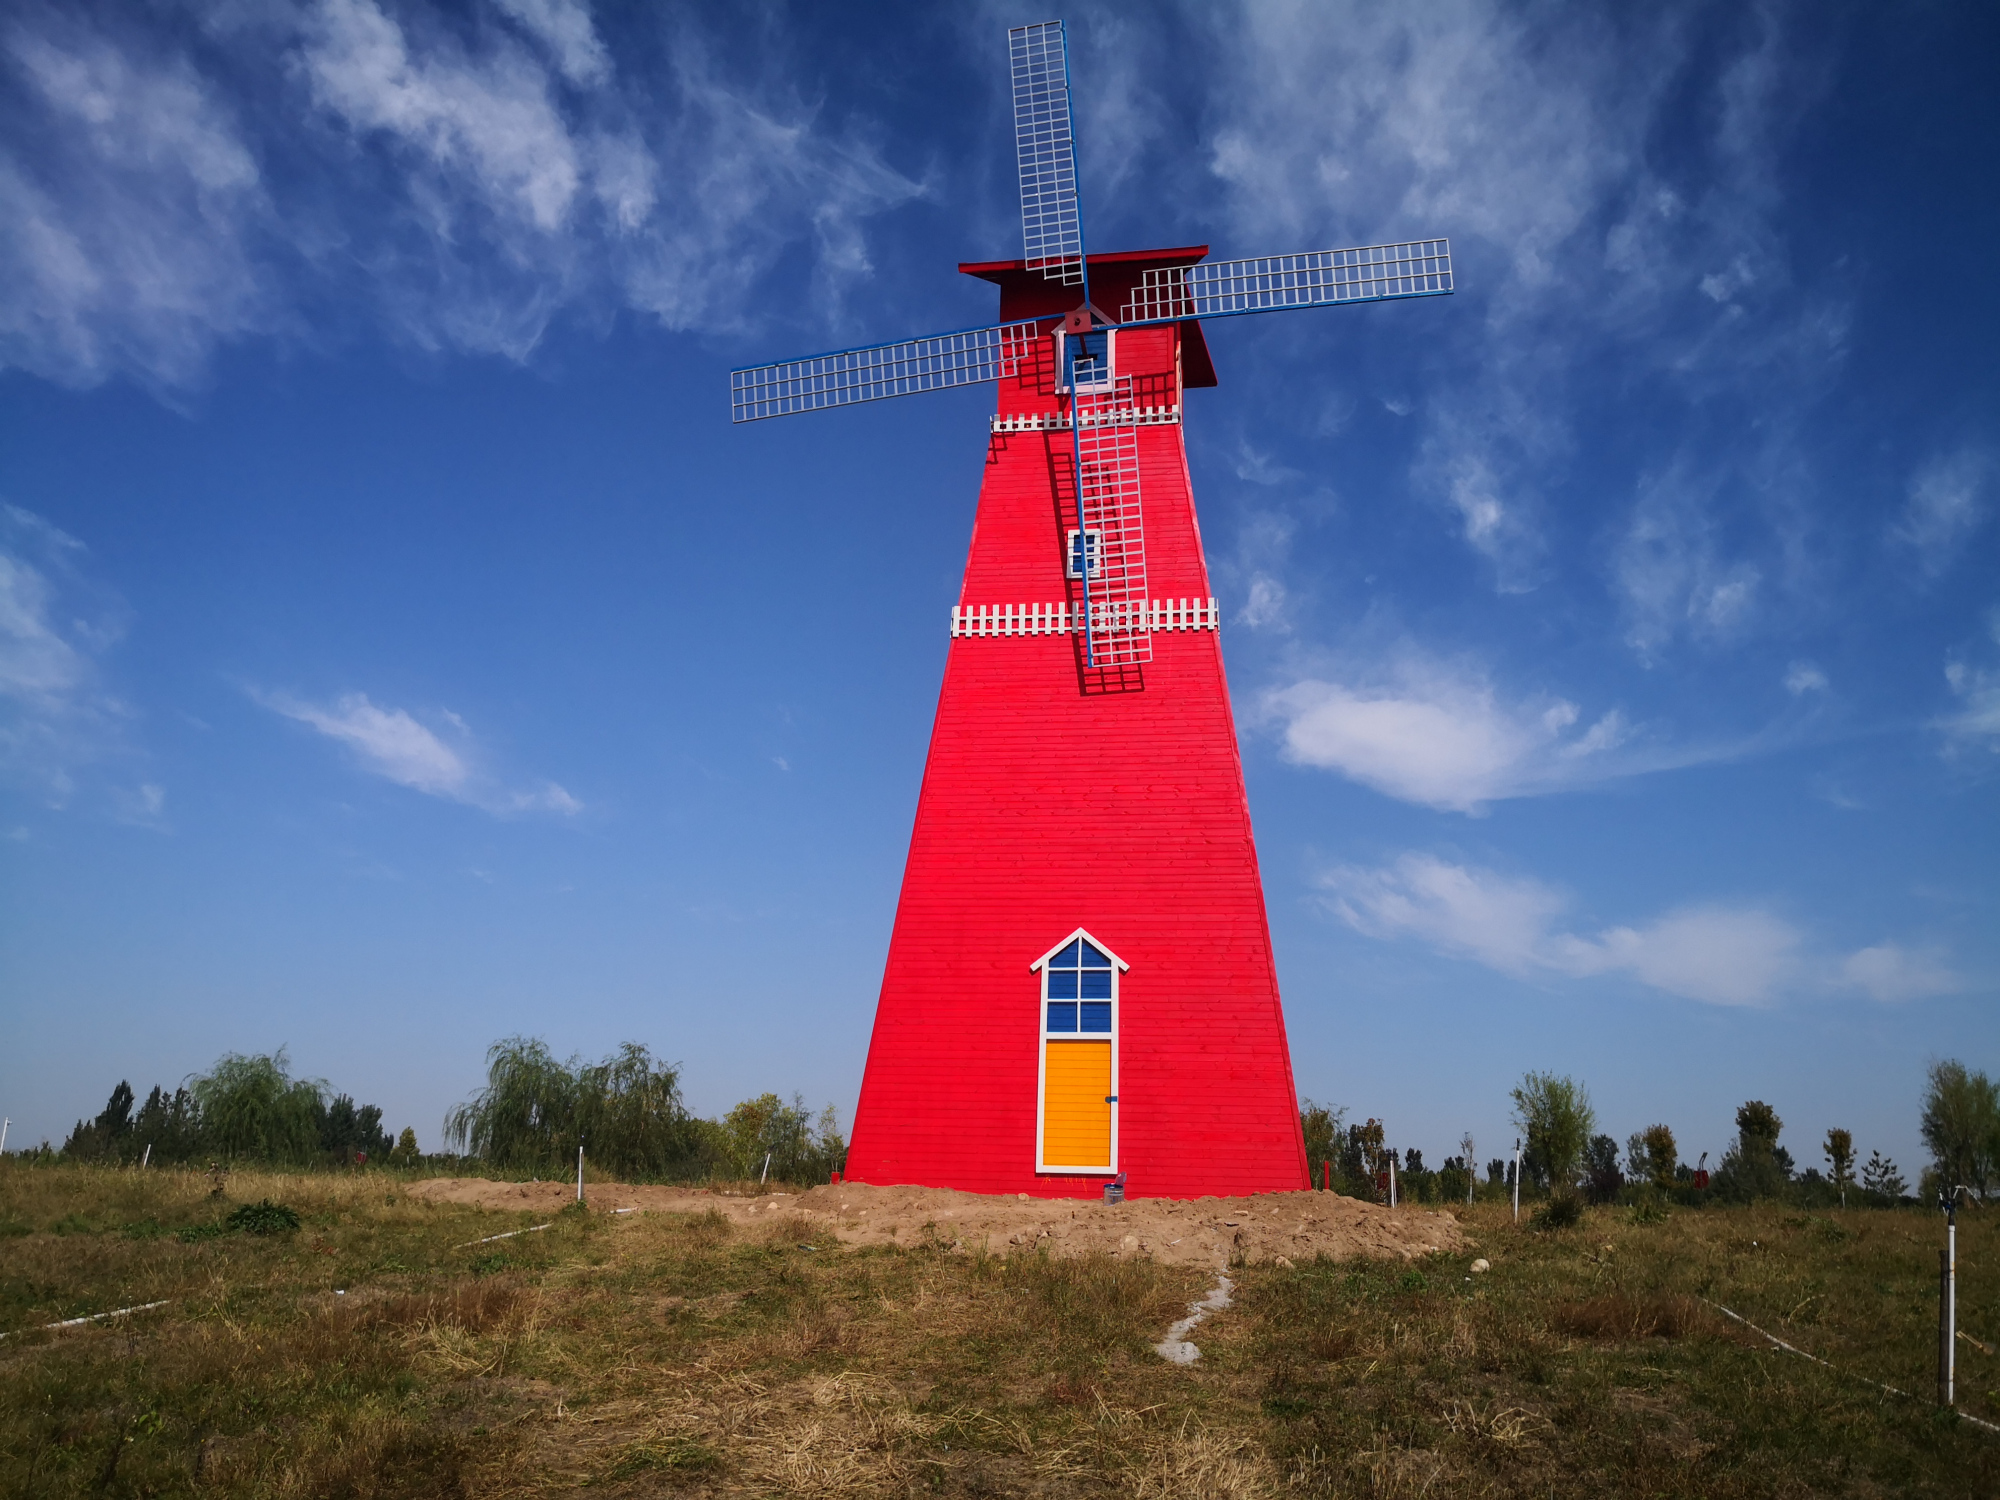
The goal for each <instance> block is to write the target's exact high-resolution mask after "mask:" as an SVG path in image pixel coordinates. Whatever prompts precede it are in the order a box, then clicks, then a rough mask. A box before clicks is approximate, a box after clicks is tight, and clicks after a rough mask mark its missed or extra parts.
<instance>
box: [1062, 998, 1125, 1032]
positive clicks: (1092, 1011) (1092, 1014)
mask: <svg viewBox="0 0 2000 1500" xmlns="http://www.w3.org/2000/svg"><path fill="white" fill-rule="evenodd" d="M1049 1008H1050V1009H1051V1010H1053V1009H1055V1007H1054V1006H1050V1007H1049ZM1083 1029H1084V1030H1085V1031H1109V1030H1110V1029H1111V1002H1110V1001H1109V1000H1086V1001H1084V1002H1083Z"/></svg>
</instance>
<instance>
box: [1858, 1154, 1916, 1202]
mask: <svg viewBox="0 0 2000 1500" xmlns="http://www.w3.org/2000/svg"><path fill="white" fill-rule="evenodd" d="M1861 1186H1862V1187H1863V1188H1865V1189H1866V1190H1867V1191H1869V1192H1871V1193H1879V1194H1881V1195H1882V1196H1883V1197H1885V1198H1888V1199H1890V1200H1891V1201H1894V1200H1895V1199H1897V1198H1900V1197H1902V1196H1903V1194H1905V1193H1907V1192H1908V1191H1909V1190H1910V1189H1909V1185H1908V1184H1907V1183H1905V1182H1904V1181H1903V1174H1902V1173H1901V1172H1900V1171H1898V1170H1897V1168H1896V1164H1895V1163H1894V1162H1893V1161H1890V1160H1889V1158H1888V1157H1886V1156H1884V1155H1883V1154H1882V1153H1881V1152H1880V1151H1871V1152H1869V1153H1868V1160H1867V1161H1866V1162H1865V1163H1864V1164H1863V1165H1862V1168H1861Z"/></svg>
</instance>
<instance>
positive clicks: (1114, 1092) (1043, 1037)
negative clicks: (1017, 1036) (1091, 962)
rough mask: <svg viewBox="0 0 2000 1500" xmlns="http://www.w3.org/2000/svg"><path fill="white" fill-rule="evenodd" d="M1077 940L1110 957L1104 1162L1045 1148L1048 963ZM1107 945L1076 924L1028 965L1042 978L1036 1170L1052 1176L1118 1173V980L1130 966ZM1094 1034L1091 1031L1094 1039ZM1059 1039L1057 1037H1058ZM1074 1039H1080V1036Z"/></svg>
mask: <svg viewBox="0 0 2000 1500" xmlns="http://www.w3.org/2000/svg"><path fill="white" fill-rule="evenodd" d="M1078 939H1081V940H1082V941H1084V942H1086V943H1088V944H1090V946H1091V947H1093V948H1095V949H1096V950H1097V951H1098V952H1099V953H1102V954H1103V955H1104V956H1105V957H1106V958H1108V959H1110V960H1111V1030H1110V1032H1109V1033H1107V1034H1101V1035H1103V1039H1104V1040H1105V1041H1107V1042H1109V1043H1110V1045H1111V1095H1110V1097H1111V1100H1112V1104H1111V1160H1110V1161H1109V1162H1105V1163H1074V1162H1052V1161H1050V1160H1048V1153H1047V1151H1046V1150H1045V1149H1044V1145H1045V1143H1044V1139H1043V1132H1044V1126H1045V1124H1046V1122H1047V1118H1048V1090H1049V1041H1050V1036H1049V1032H1048V1013H1049V984H1048V971H1049V963H1050V961H1051V960H1053V959H1054V958H1055V956H1056V955H1057V954H1058V953H1061V952H1062V951H1063V950H1064V949H1065V948H1067V947H1069V945H1070V944H1071V943H1074V942H1076V941H1077V940H1078ZM1131 967H1132V966H1131V965H1130V964H1128V963H1126V962H1125V960H1124V959H1122V958H1120V957H1119V956H1118V955H1117V954H1116V953H1114V952H1112V950H1111V948H1110V946H1109V945H1108V944H1107V943H1105V942H1103V941H1102V940H1101V939H1099V938H1096V937H1093V936H1092V935H1091V933H1090V931H1089V929H1087V928H1083V927H1079V928H1077V929H1076V930H1075V931H1074V932H1072V933H1070V934H1069V936H1067V937H1065V938H1064V939H1063V940H1062V941H1061V942H1059V943H1057V944H1056V945H1055V946H1054V947H1053V948H1051V949H1049V951H1048V952H1046V953H1044V954H1043V955H1042V956H1041V957H1040V958H1038V959H1036V960H1035V961H1034V962H1033V963H1031V964H1029V965H1028V972H1029V973H1031V974H1037V975H1039V976H1040V977H1041V983H1040V984H1038V985H1036V986H1035V1170H1036V1171H1037V1172H1038V1173H1046V1174H1049V1175H1051V1176H1063V1177H1112V1176H1116V1175H1117V1172H1118V1124H1119V1116H1120V1114H1121V1113H1122V1111H1121V1110H1120V1109H1119V1107H1118V1103H1117V1099H1118V1071H1119V1056H1118V1055H1119V1052H1120V1051H1121V1050H1122V1049H1121V1048H1120V1046H1119V1040H1120V1036H1121V1033H1122V1031H1123V1026H1124V1015H1123V999H1124V997H1123V996H1122V995H1121V994H1120V993H1119V992H1120V990H1121V989H1122V988H1123V985H1122V984H1121V982H1120V981H1121V980H1122V978H1123V976H1124V975H1125V973H1126V972H1127V971H1128V970H1130V969H1131ZM1096 1035H1100V1034H1093V1037H1092V1039H1093V1040H1094V1039H1095V1037H1096ZM1057 1040H1058V1041H1059V1042H1060V1040H1061V1039H1060V1038H1058V1039H1057ZM1076 1040H1082V1038H1081V1037H1078V1038H1076Z"/></svg>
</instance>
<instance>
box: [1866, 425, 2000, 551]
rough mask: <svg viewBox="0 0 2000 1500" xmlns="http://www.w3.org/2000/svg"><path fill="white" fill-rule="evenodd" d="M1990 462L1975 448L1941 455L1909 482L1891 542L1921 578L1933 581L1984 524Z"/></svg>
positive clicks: (1891, 527)
mask: <svg viewBox="0 0 2000 1500" xmlns="http://www.w3.org/2000/svg"><path fill="white" fill-rule="evenodd" d="M1992 476H1993V459H1992V456H1991V455H1990V454H1988V453H1986V452H1985V451H1984V450H1983V449H1979V448H1970V447H1967V448H1960V449H1957V450H1956V451H1954V452H1951V453H1943V454H1939V455H1937V456H1935V457H1933V458H1932V459H1930V460H1929V461H1928V462H1927V463H1925V464H1924V465H1923V467H1922V468H1920V469H1918V470H1917V472H1916V474H1915V475H1914V476H1913V477H1912V478H1911V480H1910V488H1909V494H1908V497H1907V498H1906V499H1905V501H1904V503H1903V509H1902V511H1901V513H1900V514H1899V515H1898V516H1897V517H1896V520H1895V522H1894V523H1893V524H1892V525H1891V526H1890V528H1889V536H1890V539H1891V540H1892V541H1894V542H1897V543H1899V544H1901V545H1902V546H1904V547H1906V548H1908V549H1909V550H1910V552H1911V553H1912V554H1913V555H1914V556H1915V558H1916V560H1917V566H1918V567H1919V568H1921V569H1922V570H1923V572H1924V573H1925V575H1927V576H1929V577H1933V578H1934V577H1936V576H1937V575H1938V574H1940V573H1942V572H1944V571H1945V569H1947V568H1949V567H1950V566H1951V565H1952V563H1953V562H1954V561H1956V560H1957V558H1958V555H1959V553H1960V552H1961V551H1962V550H1963V549H1964V546H1965V544H1966V542H1968V541H1969V540H1971V538H1972V535H1973V533H1974V532H1976V531H1978V530H1979V528H1980V526H1981V525H1983V524H1984V523H1985V520H1986V515H1987V511H1988V509H1989V507H1988V505H1987V499H1986V496H1987V491H1988V489H1989V488H1990V487H1991V483H1992Z"/></svg>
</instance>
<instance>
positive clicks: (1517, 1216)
mask: <svg viewBox="0 0 2000 1500" xmlns="http://www.w3.org/2000/svg"><path fill="white" fill-rule="evenodd" d="M1514 1222H1515V1223H1516V1224H1518V1223H1520V1222H1521V1143H1520V1141H1518V1140H1517V1141H1515V1142H1514Z"/></svg>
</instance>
